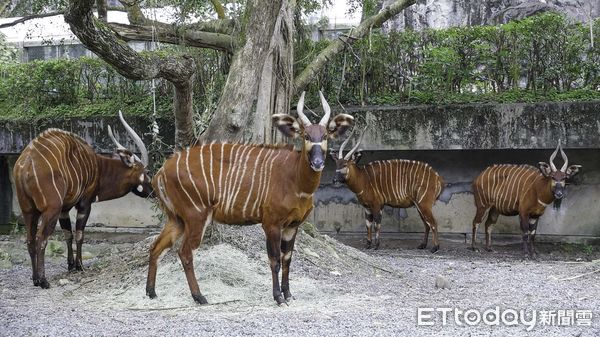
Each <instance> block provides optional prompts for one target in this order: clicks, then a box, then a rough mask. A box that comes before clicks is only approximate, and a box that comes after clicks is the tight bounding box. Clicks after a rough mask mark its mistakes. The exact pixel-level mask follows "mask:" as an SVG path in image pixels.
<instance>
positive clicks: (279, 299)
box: [274, 295, 288, 307]
mask: <svg viewBox="0 0 600 337" xmlns="http://www.w3.org/2000/svg"><path fill="white" fill-rule="evenodd" d="M274 298H275V302H277V305H278V306H280V307H282V306H283V305H286V306H287V305H288V304H287V302H286V301H285V298H284V297H283V295H278V296H275V297H274Z"/></svg>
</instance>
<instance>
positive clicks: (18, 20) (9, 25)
mask: <svg viewBox="0 0 600 337" xmlns="http://www.w3.org/2000/svg"><path fill="white" fill-rule="evenodd" d="M63 14H65V12H64V11H60V12H52V13H44V14H33V15H27V16H24V17H22V18H19V19H17V20H15V21H12V22H7V23H3V24H1V25H0V29H2V28H7V27H12V26H16V25H18V24H20V23H23V22H25V21H29V20H33V19H40V18H47V17H50V16H57V15H63Z"/></svg>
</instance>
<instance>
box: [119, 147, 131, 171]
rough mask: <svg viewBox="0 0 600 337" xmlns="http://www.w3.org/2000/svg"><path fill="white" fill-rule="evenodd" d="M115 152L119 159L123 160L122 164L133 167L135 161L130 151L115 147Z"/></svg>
mask: <svg viewBox="0 0 600 337" xmlns="http://www.w3.org/2000/svg"><path fill="white" fill-rule="evenodd" d="M117 154H118V155H119V157H121V161H122V162H123V164H125V166H127V167H133V164H134V163H135V158H134V156H133V153H131V151H129V150H125V149H117Z"/></svg>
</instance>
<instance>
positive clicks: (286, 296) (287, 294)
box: [283, 290, 295, 302]
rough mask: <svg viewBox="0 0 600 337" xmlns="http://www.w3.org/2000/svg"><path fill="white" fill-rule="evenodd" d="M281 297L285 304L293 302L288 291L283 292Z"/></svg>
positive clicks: (292, 297)
mask: <svg viewBox="0 0 600 337" xmlns="http://www.w3.org/2000/svg"><path fill="white" fill-rule="evenodd" d="M283 297H285V301H286V302H290V301H293V300H295V298H294V296H293V295H292V293H291V292H290V291H289V290H287V291H284V292H283Z"/></svg>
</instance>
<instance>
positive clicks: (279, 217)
mask: <svg viewBox="0 0 600 337" xmlns="http://www.w3.org/2000/svg"><path fill="white" fill-rule="evenodd" d="M320 97H321V103H322V105H323V110H324V111H325V115H324V116H323V118H322V119H321V121H320V122H319V123H317V124H313V123H311V121H310V120H309V119H308V118H307V117H306V115H304V113H303V112H302V111H303V107H304V93H302V95H301V96H300V100H299V102H298V110H297V111H298V117H299V118H298V119H296V118H294V117H292V116H289V115H286V114H275V115H273V122H274V124H275V126H276V127H277V128H278V129H279V131H280V132H281V133H283V134H284V135H285V136H288V137H292V138H301V139H303V140H304V146H303V147H302V150H301V151H300V152H298V151H295V150H294V149H293V147H292V146H277V145H245V144H228V143H212V144H204V145H197V146H194V147H191V148H187V149H184V150H181V151H178V152H176V153H175V154H174V155H173V156H172V157H171V158H169V159H168V160H167V161H166V162H165V163H164V165H163V167H162V168H161V169H160V170H159V171H158V172H157V174H156V175H155V176H154V178H153V180H152V184H153V186H154V188H155V190H156V191H157V196H158V198H159V200H160V204H161V207H162V209H163V211H164V212H165V214H166V215H167V223H166V224H165V227H164V229H163V230H162V232H161V233H160V235H159V236H158V238H157V239H156V240H155V241H154V243H153V245H152V247H151V249H150V265H149V268H148V279H147V283H146V293H147V295H148V296H149V297H150V298H154V297H156V291H155V282H156V272H157V260H158V258H159V256H160V255H161V253H162V252H163V251H164V250H165V249H167V248H169V247H171V246H172V245H173V243H174V242H175V241H176V240H177V239H178V238H179V237H181V236H183V239H182V242H181V246H180V248H179V251H178V253H179V257H180V259H181V263H182V265H183V268H184V271H185V276H186V278H187V282H188V285H189V287H190V291H191V294H192V298H193V299H194V300H195V301H196V302H197V303H200V304H205V303H207V300H206V298H205V297H204V296H203V295H202V293H201V292H200V288H199V287H198V281H197V280H196V276H195V274H194V267H193V255H192V251H193V250H194V249H196V248H198V246H200V244H201V242H202V238H203V236H204V232H205V230H206V227H207V226H208V225H210V224H211V223H212V221H213V220H216V221H218V222H221V223H225V224H256V223H262V228H263V230H264V232H265V235H266V239H267V254H268V256H269V260H270V266H271V276H272V285H273V298H274V299H275V301H276V302H277V304H279V305H282V304H284V303H286V302H287V301H288V300H290V299H291V298H292V294H291V293H290V286H289V268H290V263H291V260H292V251H293V249H294V242H295V239H296V233H297V232H298V226H299V225H300V224H302V222H304V220H305V219H306V217H307V216H308V214H309V213H310V212H311V210H312V208H313V199H312V196H313V193H314V192H315V191H316V189H317V187H318V186H319V182H320V179H321V171H322V170H323V167H324V164H325V152H326V150H327V139H328V138H335V137H338V136H339V135H342V134H343V133H344V132H345V131H346V130H347V129H348V128H349V127H350V126H351V125H352V122H353V118H352V116H349V115H345V114H340V115H337V116H335V117H334V118H333V119H332V120H331V121H329V119H330V116H331V111H330V108H329V105H328V104H327V101H326V100H325V98H324V97H323V95H322V94H321V93H320ZM280 268H281V269H282V280H281V286H280V284H279V270H280ZM282 292H283V293H282Z"/></svg>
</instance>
